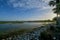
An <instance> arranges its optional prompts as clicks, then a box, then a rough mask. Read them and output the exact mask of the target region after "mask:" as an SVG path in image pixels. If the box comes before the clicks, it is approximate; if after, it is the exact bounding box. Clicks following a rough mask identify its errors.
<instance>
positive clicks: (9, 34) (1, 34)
mask: <svg viewBox="0 0 60 40" xmlns="http://www.w3.org/2000/svg"><path fill="white" fill-rule="evenodd" d="M30 31H32V29H31V30H28V29H21V30H14V31H8V32H0V40H1V39H6V38H8V37H14V36H17V35H21V34H25V33H26V32H30Z"/></svg>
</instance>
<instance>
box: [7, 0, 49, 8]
mask: <svg viewBox="0 0 60 40" xmlns="http://www.w3.org/2000/svg"><path fill="white" fill-rule="evenodd" d="M47 1H49V0H47ZM47 1H46V0H9V1H7V3H8V5H9V6H11V7H13V8H27V9H31V8H40V9H41V8H45V9H46V7H47V8H48V7H49V6H47V5H48V4H47Z"/></svg>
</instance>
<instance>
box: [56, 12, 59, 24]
mask: <svg viewBox="0 0 60 40" xmlns="http://www.w3.org/2000/svg"><path fill="white" fill-rule="evenodd" d="M58 21H59V20H58V13H57V20H56V25H58V24H59V23H58Z"/></svg>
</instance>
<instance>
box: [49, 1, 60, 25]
mask: <svg viewBox="0 0 60 40" xmlns="http://www.w3.org/2000/svg"><path fill="white" fill-rule="evenodd" d="M49 5H50V6H55V8H53V11H54V13H56V14H57V23H56V24H57V25H58V15H60V0H52V1H50V2H49Z"/></svg>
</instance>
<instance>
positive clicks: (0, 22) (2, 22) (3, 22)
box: [0, 21, 24, 24]
mask: <svg viewBox="0 0 60 40" xmlns="http://www.w3.org/2000/svg"><path fill="white" fill-rule="evenodd" d="M6 23H14V24H15V23H24V22H23V21H0V24H6Z"/></svg>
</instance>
